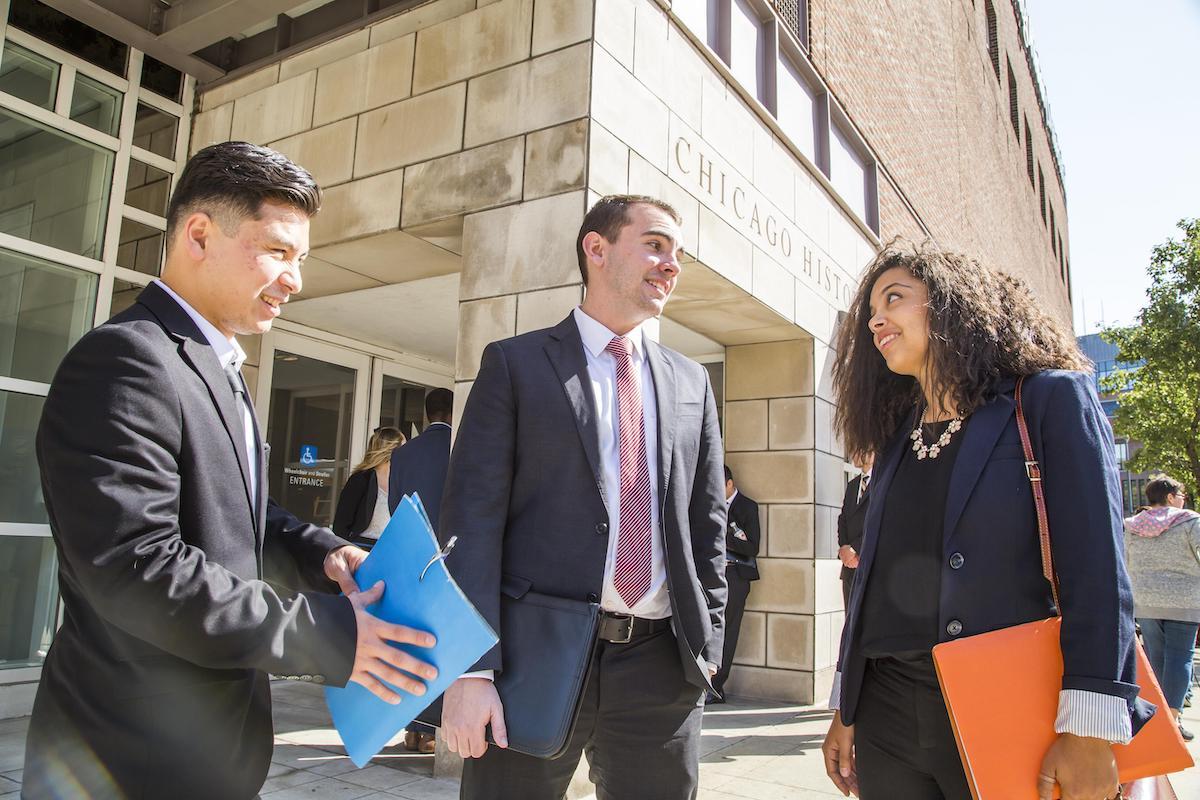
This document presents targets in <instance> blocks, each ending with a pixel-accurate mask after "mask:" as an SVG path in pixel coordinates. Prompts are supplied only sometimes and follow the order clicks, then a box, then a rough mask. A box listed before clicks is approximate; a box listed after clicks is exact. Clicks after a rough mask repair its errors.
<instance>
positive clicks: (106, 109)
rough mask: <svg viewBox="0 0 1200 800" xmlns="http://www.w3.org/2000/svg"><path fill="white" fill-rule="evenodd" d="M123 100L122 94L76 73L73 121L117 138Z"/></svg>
mask: <svg viewBox="0 0 1200 800" xmlns="http://www.w3.org/2000/svg"><path fill="white" fill-rule="evenodd" d="M121 98H122V95H121V93H120V92H119V91H117V90H116V89H114V88H112V87H111V86H105V85H104V84H103V83H101V82H100V81H97V80H93V79H92V78H89V77H88V76H87V75H82V74H80V73H76V74H75V91H74V92H73V93H72V94H71V119H73V120H75V121H76V122H82V123H83V124H84V125H87V126H88V127H89V128H95V129H96V130H98V131H100V132H101V133H107V134H108V135H109V136H116V135H117V134H118V133H119V132H120V128H121Z"/></svg>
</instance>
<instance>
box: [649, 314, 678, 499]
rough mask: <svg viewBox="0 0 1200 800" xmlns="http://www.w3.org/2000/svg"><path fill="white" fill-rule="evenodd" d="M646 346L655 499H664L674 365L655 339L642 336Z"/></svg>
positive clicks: (672, 428)
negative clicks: (653, 409) (654, 419)
mask: <svg viewBox="0 0 1200 800" xmlns="http://www.w3.org/2000/svg"><path fill="white" fill-rule="evenodd" d="M642 343H643V345H644V346H645V348H646V360H647V361H649V362H650V376H651V377H652V378H653V379H654V396H655V400H656V403H655V405H656V406H657V407H658V502H659V505H660V506H661V505H662V504H664V503H666V501H667V483H668V480H669V478H670V477H671V448H672V447H673V445H674V439H675V420H676V419H677V418H678V414H677V413H676V408H675V400H676V391H675V367H674V366H673V365H672V364H671V362H670V360H668V359H667V358H666V357H665V356H663V353H662V350H661V349H660V348H659V346H658V342H653V341H651V340H650V339H647V338H645V336H643V337H642Z"/></svg>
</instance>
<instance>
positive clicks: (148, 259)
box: [117, 219, 164, 275]
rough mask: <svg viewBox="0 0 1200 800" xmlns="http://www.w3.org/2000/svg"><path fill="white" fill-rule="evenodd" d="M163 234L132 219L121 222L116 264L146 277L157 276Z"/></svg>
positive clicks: (160, 261) (160, 259)
mask: <svg viewBox="0 0 1200 800" xmlns="http://www.w3.org/2000/svg"><path fill="white" fill-rule="evenodd" d="M163 235H164V234H163V232H162V231H160V230H158V229H157V228H151V227H150V226H149V225H143V224H142V223H140V222H137V221H136V220H132V219H123V220H121V246H120V247H118V248H117V264H118V266H122V267H125V268H126V269H132V270H137V271H138V272H142V273H145V274H146V275H158V272H159V266H160V264H161V263H162V251H163Z"/></svg>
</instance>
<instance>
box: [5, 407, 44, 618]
mask: <svg viewBox="0 0 1200 800" xmlns="http://www.w3.org/2000/svg"><path fill="white" fill-rule="evenodd" d="M45 401H46V398H44V397H42V396H40V395H35V394H21V393H19V392H11V391H4V390H0V522H23V523H33V524H41V525H47V524H49V520H48V518H47V517H46V500H45V498H43V497H42V481H41V477H40V476H39V474H38V464H37V454H36V453H35V452H34V436H35V434H36V433H37V426H38V420H40V419H41V417H42V405H43V404H44V403H45ZM3 539H4V537H0V541H3ZM8 582H9V581H6V580H4V579H2V578H0V584H4V583H8ZM8 607H9V606H7V605H5V604H3V603H0V608H8ZM7 616H9V615H8V614H0V619H3V618H5V617H7Z"/></svg>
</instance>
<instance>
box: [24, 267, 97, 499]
mask: <svg viewBox="0 0 1200 800" xmlns="http://www.w3.org/2000/svg"><path fill="white" fill-rule="evenodd" d="M96 280H97V277H96V276H95V275H93V274H92V273H90V272H84V271H82V270H77V269H71V268H70V267H63V266H59V265H58V264H51V263H50V262H48V261H42V260H41V259H37V258H33V257H32V256H26V255H21V254H19V253H14V252H12V251H9V250H0V375H3V376H6V377H9V378H20V379H22V380H27V381H37V382H39V383H49V382H50V380H51V379H52V378H53V377H54V370H55V369H57V368H58V362H59V361H61V360H62V357H63V356H65V355H66V354H67V350H69V349H70V348H71V345H73V344H75V342H76V341H77V340H78V339H79V337H80V336H82V335H83V334H84V332H86V331H87V330H88V329H89V328H91V327H92V321H93V318H94V310H95V302H96ZM35 471H36V470H35ZM0 519H3V517H0Z"/></svg>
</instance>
